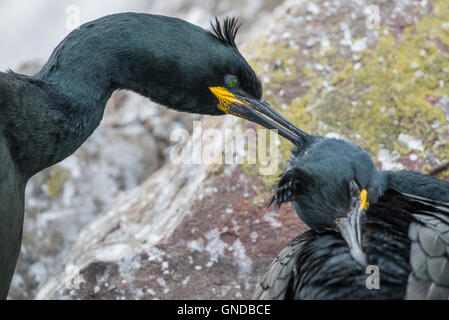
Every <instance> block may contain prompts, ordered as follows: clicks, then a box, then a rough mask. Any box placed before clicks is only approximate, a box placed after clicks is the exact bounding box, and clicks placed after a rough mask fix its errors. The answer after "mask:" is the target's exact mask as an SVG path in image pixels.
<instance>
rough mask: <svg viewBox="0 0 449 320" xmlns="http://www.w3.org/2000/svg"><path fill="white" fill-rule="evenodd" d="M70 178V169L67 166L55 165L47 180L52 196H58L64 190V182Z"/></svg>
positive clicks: (46, 183) (48, 189) (49, 192)
mask: <svg viewBox="0 0 449 320" xmlns="http://www.w3.org/2000/svg"><path fill="white" fill-rule="evenodd" d="M69 178H70V171H69V170H68V169H66V168H63V167H60V166H55V167H53V168H52V169H51V171H50V177H49V178H48V180H47V181H46V182H45V185H46V186H47V192H48V194H49V195H50V196H52V197H56V196H58V195H59V194H61V192H62V188H63V186H64V183H66V182H67V181H68V180H69Z"/></svg>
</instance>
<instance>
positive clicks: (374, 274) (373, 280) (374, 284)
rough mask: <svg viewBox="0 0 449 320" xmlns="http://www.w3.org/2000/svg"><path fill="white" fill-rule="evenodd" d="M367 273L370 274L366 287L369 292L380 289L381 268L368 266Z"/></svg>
mask: <svg viewBox="0 0 449 320" xmlns="http://www.w3.org/2000/svg"><path fill="white" fill-rule="evenodd" d="M365 273H367V274H369V275H370V276H368V278H366V281H365V286H366V288H367V289H368V290H373V289H376V290H378V289H380V272H379V267H378V266H376V265H368V266H366V269H365Z"/></svg>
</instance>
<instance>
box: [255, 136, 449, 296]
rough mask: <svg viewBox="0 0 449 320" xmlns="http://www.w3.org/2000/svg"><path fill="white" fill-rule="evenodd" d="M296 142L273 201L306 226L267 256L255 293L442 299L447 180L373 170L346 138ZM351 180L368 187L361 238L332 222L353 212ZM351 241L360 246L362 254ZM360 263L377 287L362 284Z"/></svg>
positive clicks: (445, 290) (448, 273)
mask: <svg viewBox="0 0 449 320" xmlns="http://www.w3.org/2000/svg"><path fill="white" fill-rule="evenodd" d="M303 140H304V143H303V145H302V146H301V147H299V148H297V149H296V150H294V151H293V153H292V157H291V159H290V160H289V163H288V168H287V170H286V172H285V173H284V174H283V175H282V176H281V179H280V181H279V184H278V187H277V189H276V193H275V195H274V197H273V201H276V202H277V203H278V205H280V204H281V203H284V202H292V204H293V206H294V208H295V210H296V212H297V214H298V215H299V217H300V218H301V220H303V221H304V222H305V223H306V224H307V225H308V226H309V227H311V228H312V230H310V231H307V232H305V233H304V234H302V235H300V236H299V237H297V238H296V239H295V240H293V242H292V243H291V244H289V245H288V246H287V247H286V248H285V249H284V250H283V251H282V252H281V253H280V255H279V256H278V257H277V258H276V259H275V260H274V261H273V263H272V265H271V266H270V267H269V269H268V271H267V273H266V274H265V276H264V278H263V279H262V281H261V284H260V286H259V287H258V289H257V291H256V294H255V297H256V298H262V299H267V298H268V299H448V298H449V183H447V182H445V181H442V180H438V179H436V178H434V177H431V176H427V175H423V174H419V173H415V172H410V171H398V172H393V171H379V170H378V169H377V168H376V167H375V166H374V163H373V162H372V160H371V158H370V157H369V155H368V153H366V152H365V151H363V150H362V149H361V148H360V147H358V146H357V145H355V144H353V143H351V142H349V141H344V140H339V139H328V138H324V137H321V136H306V137H304V139H303ZM354 185H355V186H356V189H357V190H358V191H357V193H358V192H359V191H360V190H362V189H366V190H367V196H368V201H369V203H370V206H369V208H368V209H364V210H362V211H363V216H362V219H361V221H360V226H359V227H360V230H361V237H360V239H357V237H355V238H351V237H350V236H351V235H357V232H354V233H349V237H348V233H346V234H345V233H344V232H343V231H344V230H342V226H345V224H339V223H338V221H339V219H342V218H346V217H350V216H351V215H352V213H351V199H352V198H354V195H353V194H352V193H353V192H352V188H353V187H351V186H354ZM357 193H356V194H357ZM348 212H349V214H348ZM356 212H360V210H357V211H356ZM354 221H355V220H354ZM356 225H357V223H354V225H351V227H352V228H355V227H356ZM331 229H338V230H340V232H341V233H338V232H335V231H331ZM356 229H357V228H356ZM351 244H356V246H355V247H356V248H355V249H358V248H357V245H360V249H361V250H362V251H363V256H362V254H361V253H360V252H359V251H357V250H354V252H353V251H352V250H351ZM353 249H354V248H353ZM367 265H376V266H378V267H379V272H380V289H379V290H375V289H373V290H369V289H367V287H366V285H365V281H366V279H367V278H368V276H369V274H366V273H365V267H366V266H367Z"/></svg>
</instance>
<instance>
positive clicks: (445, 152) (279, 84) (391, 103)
mask: <svg viewBox="0 0 449 320" xmlns="http://www.w3.org/2000/svg"><path fill="white" fill-rule="evenodd" d="M448 12H449V3H448V2H447V1H443V0H436V1H434V4H433V14H430V15H428V16H424V17H422V18H419V19H418V20H417V22H416V23H415V24H413V25H411V26H408V27H406V28H404V29H403V31H402V33H401V34H400V35H399V38H395V36H394V35H393V33H392V31H393V30H391V29H390V28H388V27H384V28H381V29H380V30H379V32H378V34H379V38H378V41H377V43H376V47H375V48H374V49H371V48H369V49H365V50H363V51H362V52H359V53H358V57H359V60H358V61H348V60H344V59H343V58H341V57H338V55H337V53H336V50H334V49H333V48H336V47H337V46H338V43H331V48H332V50H329V51H323V50H321V51H316V52H315V54H313V57H314V59H315V60H316V61H318V62H319V63H321V64H323V65H329V66H331V67H332V70H335V71H333V72H328V73H325V74H324V75H322V74H321V73H317V72H315V70H314V69H312V68H308V67H303V68H302V70H297V71H296V70H295V68H294V67H293V65H292V66H291V68H290V69H291V71H289V72H288V73H286V72H285V66H286V65H287V61H290V62H292V61H295V54H297V52H296V51H294V50H293V51H292V50H290V49H286V48H285V45H282V44H276V43H275V44H270V45H266V44H263V43H262V44H258V45H256V46H255V47H258V49H257V51H256V52H255V53H254V55H255V56H256V58H254V59H252V60H250V61H251V63H252V65H253V66H254V68H255V70H256V71H257V72H258V73H263V74H266V77H268V78H269V80H270V81H269V82H268V83H264V89H265V98H266V99H267V100H268V101H269V102H270V103H271V104H272V105H273V106H275V107H277V108H279V107H280V105H279V101H278V100H279V95H277V93H275V92H274V90H275V89H280V88H283V87H284V86H285V85H286V84H289V83H294V82H295V81H296V83H297V76H298V72H301V73H302V76H305V77H304V78H305V79H306V81H305V83H303V84H304V85H305V86H306V87H307V88H308V90H307V92H306V93H305V94H304V93H302V94H301V95H300V96H298V97H296V98H294V99H292V100H291V103H290V104H289V105H288V108H287V110H285V111H284V110H283V111H282V113H283V114H284V115H285V116H287V118H289V119H290V120H291V121H293V122H294V123H296V124H297V125H298V126H299V127H300V128H302V129H303V130H305V131H308V132H310V133H316V134H322V135H323V134H327V133H330V132H335V133H338V134H340V135H342V136H344V137H346V138H347V139H349V140H352V141H354V142H355V143H357V144H359V145H360V146H361V147H362V148H364V149H366V150H368V151H369V152H370V155H371V156H372V158H373V159H374V160H375V161H377V154H378V152H379V151H380V150H382V149H386V150H388V151H390V152H396V153H397V154H398V155H399V156H400V157H403V156H406V155H408V154H410V153H411V152H413V153H414V154H416V155H417V159H418V161H419V162H421V163H425V162H426V160H428V159H429V157H430V156H431V157H432V158H437V159H440V160H441V161H445V160H447V159H449V142H448V141H446V140H445V139H444V138H443V135H444V134H445V133H446V132H447V128H448V125H449V124H448V121H447V120H446V118H445V114H444V112H443V110H442V109H440V108H437V107H435V106H434V105H433V104H432V103H431V102H429V101H428V99H427V97H441V96H447V95H448V89H449V54H448V52H447V51H448V48H449V21H448V18H447V17H448ZM276 61H277V62H278V63H277V65H278V66H281V67H280V68H276V67H275V65H276ZM289 66H290V65H289ZM292 75H296V76H295V77H292ZM324 83H327V84H328V85H323V84H324ZM267 91H268V93H269V94H266V93H267ZM400 134H407V135H408V136H410V137H412V138H413V139H416V140H418V141H421V144H422V148H418V149H417V150H410V149H409V146H407V145H405V144H404V142H401V141H400V140H399V139H398V138H399V135H400ZM291 147H292V145H291V143H290V142H288V141H286V140H285V139H282V140H281V147H280V148H281V155H282V157H281V159H280V161H279V163H280V164H281V167H280V169H279V172H281V171H282V170H283V169H284V166H285V163H286V160H287V158H288V155H289V154H290V149H291ZM431 169H432V168H430V166H423V167H422V171H423V172H429V170H431ZM448 171H449V170H446V171H445V172H442V173H440V174H439V175H438V176H439V177H440V178H444V177H448V176H449V172H448ZM276 180H277V174H275V175H273V176H269V177H264V181H265V182H266V183H267V187H268V189H270V188H272V186H273V184H274V183H275V181H276Z"/></svg>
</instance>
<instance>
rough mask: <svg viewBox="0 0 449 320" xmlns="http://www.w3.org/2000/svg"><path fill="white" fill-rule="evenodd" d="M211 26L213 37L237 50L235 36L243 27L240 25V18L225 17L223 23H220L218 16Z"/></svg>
mask: <svg viewBox="0 0 449 320" xmlns="http://www.w3.org/2000/svg"><path fill="white" fill-rule="evenodd" d="M210 25H211V26H212V34H213V35H215V36H216V37H217V38H218V39H220V40H221V41H222V42H223V43H224V44H226V45H229V46H231V47H233V48H235V49H237V45H236V44H235V36H236V35H237V31H238V30H239V28H240V26H241V25H242V24H241V23H239V18H238V17H225V18H224V19H223V22H220V20H218V18H217V16H215V23H214V22H213V21H211V23H210ZM237 50H238V49H237Z"/></svg>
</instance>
